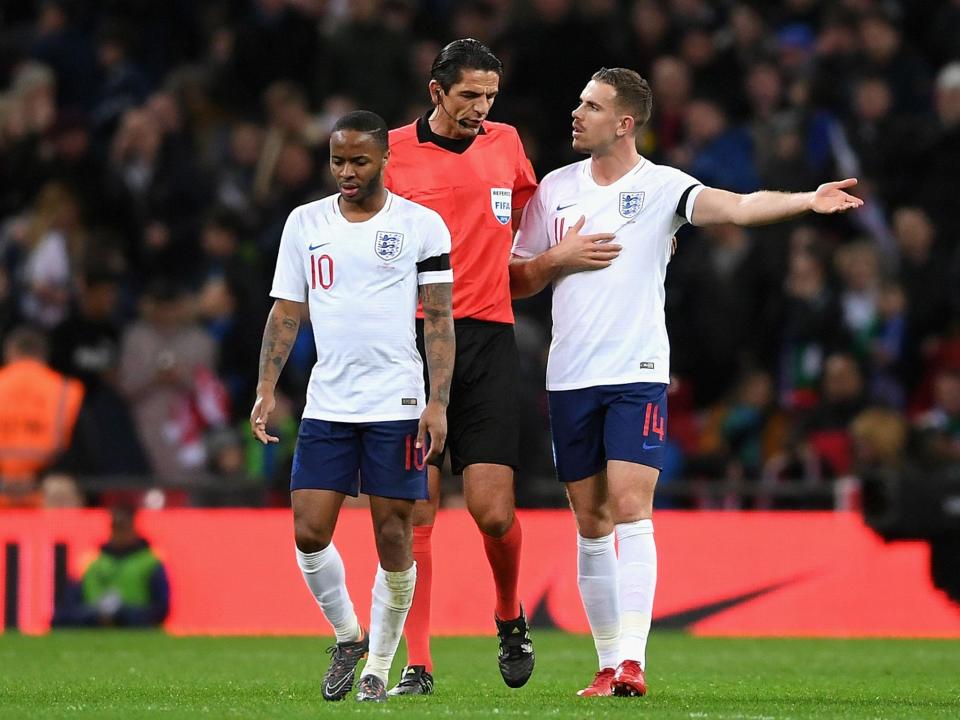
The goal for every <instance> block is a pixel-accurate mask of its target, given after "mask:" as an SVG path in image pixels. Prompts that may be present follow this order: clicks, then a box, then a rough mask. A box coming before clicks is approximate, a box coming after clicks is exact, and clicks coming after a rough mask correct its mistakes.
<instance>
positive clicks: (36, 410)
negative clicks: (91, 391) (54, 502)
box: [0, 327, 83, 507]
mask: <svg viewBox="0 0 960 720" xmlns="http://www.w3.org/2000/svg"><path fill="white" fill-rule="evenodd" d="M47 354H48V349H47V341H46V338H45V337H44V336H43V335H41V334H40V333H38V332H37V331H36V330H32V329H29V328H26V327H19V328H15V329H13V330H12V331H11V332H10V333H9V334H8V335H7V337H6V338H5V340H4V343H3V356H4V366H3V367H2V368H0V507H10V506H28V507H30V506H37V505H39V504H40V502H41V496H40V494H39V493H38V492H37V489H38V488H37V480H38V478H39V476H40V473H41V472H43V471H44V470H45V469H46V468H48V467H50V466H51V465H52V464H53V463H54V461H55V460H56V459H57V457H58V456H59V455H60V453H61V452H63V451H64V449H66V447H67V446H68V445H69V443H70V437H71V435H72V433H73V428H74V424H75V423H76V420H77V414H78V413H79V411H80V403H81V402H82V400H83V385H82V384H81V383H80V382H79V381H78V380H72V379H70V378H68V377H65V376H64V375H61V374H60V373H58V372H56V371H55V370H51V369H50V368H49V367H48V366H47Z"/></svg>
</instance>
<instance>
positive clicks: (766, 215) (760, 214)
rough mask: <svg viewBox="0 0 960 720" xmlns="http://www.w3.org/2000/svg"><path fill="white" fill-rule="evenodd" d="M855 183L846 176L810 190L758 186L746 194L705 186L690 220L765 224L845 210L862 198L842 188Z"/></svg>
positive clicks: (712, 223) (696, 223) (857, 205)
mask: <svg viewBox="0 0 960 720" xmlns="http://www.w3.org/2000/svg"><path fill="white" fill-rule="evenodd" d="M856 184H857V179H856V178H847V179H846V180H839V181H837V182H829V183H824V184H823V185H821V186H820V187H818V188H817V189H816V191H814V192H805V193H784V192H772V191H769V190H761V191H759V192H755V193H750V194H749V195H739V194H737V193H732V192H727V191H726V190H718V189H716V188H705V189H704V190H703V191H702V192H701V193H700V194H699V195H698V196H697V199H696V202H695V203H694V206H693V217H692V218H691V220H692V221H693V224H694V225H720V224H723V223H733V224H734V225H767V224H770V223H775V222H780V221H781V220H789V219H790V218H793V217H796V216H798V215H803V214H804V213H807V212H815V213H820V214H823V215H830V214H833V213H840V212H846V211H847V210H853V209H855V208H858V207H860V206H861V205H863V200H861V199H860V198H858V197H856V196H854V195H850V194H849V193H847V192H845V190H844V189H845V188H851V187H853V186H854V185H856Z"/></svg>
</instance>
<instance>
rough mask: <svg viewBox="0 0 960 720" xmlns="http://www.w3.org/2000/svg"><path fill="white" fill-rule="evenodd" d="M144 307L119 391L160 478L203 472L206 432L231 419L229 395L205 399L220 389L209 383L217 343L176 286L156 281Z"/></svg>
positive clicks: (125, 349)
mask: <svg viewBox="0 0 960 720" xmlns="http://www.w3.org/2000/svg"><path fill="white" fill-rule="evenodd" d="M142 312H143V318H142V319H141V320H138V321H137V322H136V323H134V324H133V325H131V326H130V327H128V328H127V330H126V331H125V332H124V335H123V339H122V341H121V348H120V365H119V369H118V370H119V382H120V388H121V389H122V391H123V394H124V395H125V396H126V398H127V401H128V402H129V403H130V405H131V407H132V409H133V416H134V419H135V420H136V427H137V431H138V433H139V435H140V438H141V440H142V441H143V444H144V447H145V448H146V450H147V456H148V458H149V460H150V465H151V467H152V469H153V472H154V473H155V474H156V476H157V477H158V478H159V479H160V480H161V481H164V480H180V481H183V480H187V479H189V478H191V477H197V476H198V475H199V474H201V473H202V471H203V466H204V460H205V458H204V453H203V431H204V429H205V428H206V427H207V426H210V425H216V424H218V423H220V422H225V421H226V408H225V407H223V406H222V405H221V404H220V403H221V402H222V400H219V401H218V400H217V399H216V397H214V398H206V397H204V395H205V394H206V393H208V392H210V391H211V390H212V391H213V395H214V396H216V394H217V393H216V391H215V389H214V388H211V387H210V385H211V382H212V381H213V376H212V372H213V368H214V367H215V365H216V357H217V348H216V345H215V344H214V341H213V338H212V337H211V336H210V335H209V333H207V332H206V331H205V330H204V329H203V328H202V327H200V326H199V325H198V324H197V323H196V320H195V317H194V315H195V313H194V308H193V299H192V297H191V296H190V295H189V294H188V292H187V291H186V290H185V289H184V288H183V287H182V286H180V285H178V284H176V283H173V282H170V281H158V282H155V283H154V284H153V285H151V286H150V287H149V288H148V289H147V290H146V291H145V293H144V299H143V303H142ZM207 399H211V400H212V402H210V403H208V402H206V400H207Z"/></svg>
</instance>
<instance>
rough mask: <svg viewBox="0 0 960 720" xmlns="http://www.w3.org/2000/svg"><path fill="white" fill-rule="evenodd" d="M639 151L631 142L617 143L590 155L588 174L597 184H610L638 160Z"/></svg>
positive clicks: (634, 165) (631, 168)
mask: <svg viewBox="0 0 960 720" xmlns="http://www.w3.org/2000/svg"><path fill="white" fill-rule="evenodd" d="M640 160H641V158H640V153H638V152H637V148H636V147H635V146H634V145H633V143H632V142H631V143H630V144H626V143H617V144H616V145H614V146H613V147H611V148H610V149H609V150H606V151H602V152H594V153H592V154H591V155H590V174H591V175H592V176H593V181H594V182H595V183H596V184H597V185H612V184H613V183H615V182H616V181H617V180H619V179H620V178H622V177H623V176H624V175H626V174H627V173H628V172H630V171H631V170H633V169H634V168H635V167H636V166H637V163H638V162H640Z"/></svg>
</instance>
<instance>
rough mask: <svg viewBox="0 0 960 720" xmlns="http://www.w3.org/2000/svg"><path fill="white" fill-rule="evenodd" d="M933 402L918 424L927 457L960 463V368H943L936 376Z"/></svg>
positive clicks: (926, 458) (940, 463) (924, 453)
mask: <svg viewBox="0 0 960 720" xmlns="http://www.w3.org/2000/svg"><path fill="white" fill-rule="evenodd" d="M933 401H934V404H933V407H932V408H930V409H929V410H928V411H927V412H925V413H924V414H923V415H922V416H920V417H919V418H918V419H917V423H916V425H917V429H918V430H919V431H920V432H921V434H922V444H923V450H922V452H923V456H924V459H925V460H927V461H928V462H931V463H934V464H936V465H953V464H956V463H960V370H957V369H950V370H943V371H941V372H940V373H939V374H938V375H937V376H936V378H935V379H934V387H933Z"/></svg>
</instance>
